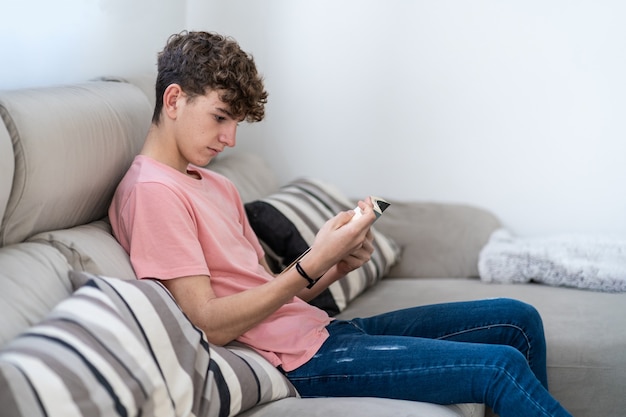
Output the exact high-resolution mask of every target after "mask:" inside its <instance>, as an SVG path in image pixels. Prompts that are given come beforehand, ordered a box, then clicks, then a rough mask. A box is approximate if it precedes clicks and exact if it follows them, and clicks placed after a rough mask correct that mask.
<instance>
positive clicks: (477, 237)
mask: <svg viewBox="0 0 626 417" xmlns="http://www.w3.org/2000/svg"><path fill="white" fill-rule="evenodd" d="M376 227H377V228H378V230H380V231H381V232H383V233H385V235H387V236H391V237H392V238H393V239H394V240H395V241H396V243H397V244H398V245H399V246H400V247H401V249H402V255H401V256H402V262H399V263H397V264H396V265H394V266H393V267H392V268H391V270H390V271H389V273H388V274H387V276H388V277H411V278H433V277H475V276H478V254H479V253H480V250H481V248H482V247H483V246H484V245H485V243H487V241H488V240H489V237H490V236H491V233H492V232H493V231H494V230H496V229H498V228H499V227H500V221H499V220H498V218H497V217H495V216H494V215H493V214H492V213H490V212H488V211H486V210H483V209H481V208H478V207H472V206H467V205H461V204H448V203H428V202H406V201H391V208H390V209H389V210H387V211H385V214H384V215H382V216H381V217H380V219H378V221H377V222H376Z"/></svg>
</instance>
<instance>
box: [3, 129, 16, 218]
mask: <svg viewBox="0 0 626 417" xmlns="http://www.w3.org/2000/svg"><path fill="white" fill-rule="evenodd" d="M14 169H15V161H14V158H13V146H12V145H11V137H10V136H9V132H7V129H6V127H5V126H4V124H2V123H0V230H1V229H2V226H1V224H2V218H3V217H4V210H5V209H6V206H7V202H8V201H9V195H11V187H12V186H13V170H14Z"/></svg>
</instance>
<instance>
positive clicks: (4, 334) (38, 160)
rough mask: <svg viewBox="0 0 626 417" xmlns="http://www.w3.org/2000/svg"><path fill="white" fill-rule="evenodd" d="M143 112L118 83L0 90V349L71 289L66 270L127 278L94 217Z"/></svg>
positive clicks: (146, 119)
mask: <svg viewBox="0 0 626 417" xmlns="http://www.w3.org/2000/svg"><path fill="white" fill-rule="evenodd" d="M151 112H152V108H151V105H150V102H149V99H148V98H147V97H146V95H145V94H144V92H143V91H142V90H141V89H140V88H138V87H136V86H134V85H132V84H128V83H122V82H104V81H98V82H87V83H83V84H75V85H68V86H58V87H49V88H37V89H23V90H15V91H3V92H0V118H1V120H2V122H3V123H1V124H0V174H1V175H0V218H1V223H0V288H1V290H0V317H2V320H0V345H2V344H4V342H6V341H7V340H9V339H11V338H12V337H14V336H15V335H16V334H17V333H19V332H20V331H22V330H24V329H26V328H27V327H28V326H30V325H32V324H34V323H36V322H38V321H39V320H40V319H41V318H42V317H43V316H44V315H45V314H47V313H48V312H49V311H50V310H51V309H52V308H53V307H54V306H55V305H56V304H57V303H58V302H59V301H61V300H62V299H63V298H65V297H67V296H68V295H69V294H70V293H71V291H72V288H71V285H70V283H69V279H68V272H69V271H70V270H71V269H79V270H85V271H89V272H93V273H100V274H103V275H109V276H119V277H122V278H132V277H134V273H133V270H132V268H131V266H130V263H129V261H128V256H127V254H126V253H125V252H124V250H123V249H122V248H121V247H120V246H119V245H118V244H117V242H116V241H115V239H114V238H113V236H112V235H111V234H110V227H109V225H108V223H107V222H106V221H105V220H104V219H105V218H106V214H107V210H108V206H109V203H110V199H111V197H112V195H113V192H114V191H115V187H116V186H117V183H118V182H119V180H120V179H121V177H122V176H123V175H124V173H125V172H126V170H127V168H128V166H129V165H130V163H131V161H132V159H133V157H134V156H135V155H136V154H137V152H138V151H139V150H140V148H141V145H142V144H143V141H144V139H145V135H146V132H147V130H148V128H149V125H150V119H151Z"/></svg>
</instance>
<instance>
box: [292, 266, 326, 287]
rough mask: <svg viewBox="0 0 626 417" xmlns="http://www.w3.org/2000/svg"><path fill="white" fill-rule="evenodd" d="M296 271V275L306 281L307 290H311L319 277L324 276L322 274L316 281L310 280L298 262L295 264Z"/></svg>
mask: <svg viewBox="0 0 626 417" xmlns="http://www.w3.org/2000/svg"><path fill="white" fill-rule="evenodd" d="M296 271H298V273H299V274H300V276H302V278H304V279H306V280H307V281H308V283H309V285H307V286H306V287H307V288H309V289H311V288H312V287H313V286H314V285H315V283H316V282H317V281H319V280H320V278H321V277H323V276H324V274H322V275H321V276H320V277H319V278H318V279H313V278H311V277H310V276H309V274H307V273H306V272H305V271H304V268H302V265H300V262H296Z"/></svg>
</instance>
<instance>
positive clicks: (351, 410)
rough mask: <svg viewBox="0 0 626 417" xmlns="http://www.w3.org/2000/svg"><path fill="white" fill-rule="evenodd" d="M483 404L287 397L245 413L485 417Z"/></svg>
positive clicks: (252, 416) (262, 416)
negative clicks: (446, 404) (437, 403)
mask: <svg viewBox="0 0 626 417" xmlns="http://www.w3.org/2000/svg"><path fill="white" fill-rule="evenodd" d="M484 415H485V408H484V406H482V405H479V404H454V405H448V406H444V405H436V404H428V403H421V402H415V401H404V400H391V399H388V398H354V397H345V398H297V399H296V398H286V399H284V400H280V401H276V402H273V403H268V404H265V405H262V406H260V407H255V408H253V409H251V410H249V411H247V412H245V413H243V414H241V417H294V416H297V417H328V416H358V417H399V416H402V417H483V416H484Z"/></svg>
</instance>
